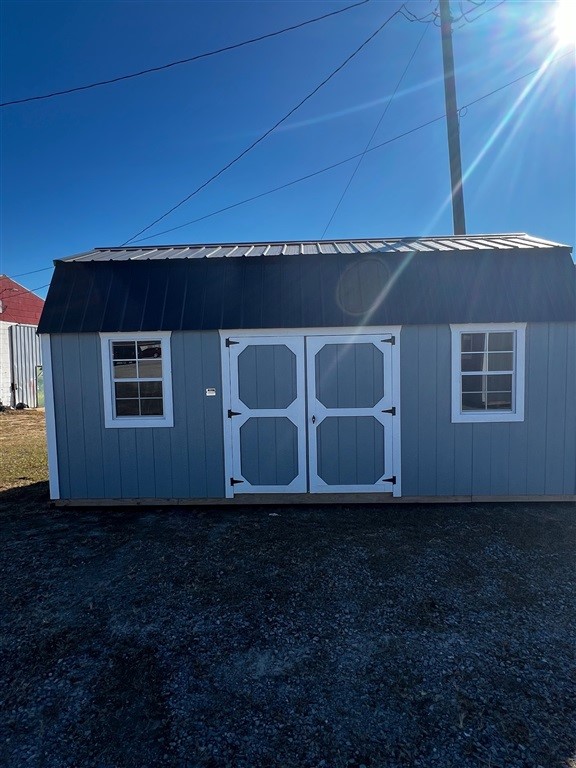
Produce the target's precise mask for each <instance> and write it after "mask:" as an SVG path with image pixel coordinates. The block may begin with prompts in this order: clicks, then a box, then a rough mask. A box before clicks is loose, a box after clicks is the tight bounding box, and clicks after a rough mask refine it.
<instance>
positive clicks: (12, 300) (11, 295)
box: [0, 275, 44, 325]
mask: <svg viewBox="0 0 576 768" xmlns="http://www.w3.org/2000/svg"><path fill="white" fill-rule="evenodd" d="M43 306H44V301H43V300H42V299H41V298H40V296H36V294H35V293H32V291H29V290H28V289H27V288H24V286H23V285H20V284H19V283H17V282H15V281H14V280H12V278H10V277H6V275H0V321H2V322H3V323H24V324H25V325H38V321H39V320H40V315H41V314H42V307H43Z"/></svg>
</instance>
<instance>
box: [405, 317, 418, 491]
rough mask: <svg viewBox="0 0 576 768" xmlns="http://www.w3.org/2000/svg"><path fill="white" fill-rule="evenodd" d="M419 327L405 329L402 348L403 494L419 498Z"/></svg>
mask: <svg viewBox="0 0 576 768" xmlns="http://www.w3.org/2000/svg"><path fill="white" fill-rule="evenodd" d="M418 362H419V361H418V327H417V326H415V325H407V326H404V327H403V328H402V332H401V344H400V402H401V404H402V410H401V416H400V418H401V419H402V422H401V440H402V443H401V445H402V459H401V461H402V467H401V470H402V493H403V495H404V496H418V495H419V493H420V491H419V487H418V472H419V453H418V444H419V442H420V440H419V433H418V416H419V402H418Z"/></svg>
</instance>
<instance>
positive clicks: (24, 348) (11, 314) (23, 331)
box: [0, 275, 44, 406]
mask: <svg viewBox="0 0 576 768" xmlns="http://www.w3.org/2000/svg"><path fill="white" fill-rule="evenodd" d="M43 306H44V301H43V300H42V299H41V298H40V297H39V296H36V294H35V293H32V291H29V290H28V289H27V288H24V286H23V285H20V284H19V283H17V282H15V281H14V280H12V278H10V277H7V276H6V275H0V402H2V404H3V405H12V406H15V405H17V404H18V403H25V404H26V405H28V406H36V405H38V404H39V403H38V394H37V377H38V369H39V367H40V366H41V358H40V344H39V342H38V338H37V336H36V327H37V325H38V321H39V320H40V315H41V314H42V308H43Z"/></svg>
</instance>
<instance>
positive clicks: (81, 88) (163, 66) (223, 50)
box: [0, 0, 370, 107]
mask: <svg viewBox="0 0 576 768" xmlns="http://www.w3.org/2000/svg"><path fill="white" fill-rule="evenodd" d="M368 2H370V0H360V2H358V3H353V4H352V5H347V6H346V7H345V8H340V9H338V10H337V11H331V12H330V13H325V14H323V15H322V16H317V17H316V18H314V19H309V20H308V21H301V22H299V23H298V24H293V25H292V26H290V27H284V29H279V30H277V31H276V32H268V33H267V34H265V35H259V36H258V37H253V38H250V39H249V40H243V41H242V42H240V43H233V44H232V45H226V46H224V47H223V48H217V49H216V50H214V51H207V52H206V53H198V54H196V55H195V56H190V57H189V58H187V59H178V60H177V61H171V62H169V63H168V64H161V65H160V66H158V67H150V68H149V69H142V70H140V71H139V72H131V73H129V74H127V75H119V76H118V77H112V78H110V79H109V80H99V81H97V82H94V83H88V84H86V85H78V86H76V87H74V88H66V89H64V90H62V91H53V92H52V93H44V94H42V95H40V96H28V97H27V98H24V99H13V100H12V101H5V102H2V103H0V107H9V106H13V105H14V104H26V103H28V102H30V101H41V100H43V99H53V98H55V97H56V96H65V95H67V94H69V93H76V92H78V91H87V90H89V89H91V88H100V87H101V86H103V85H111V84H112V83H119V82H121V81H123V80H131V79H133V78H135V77H142V75H149V74H150V73H152V72H161V71H162V70H165V69H170V68H171V67H178V66H180V65H182V64H190V63H191V62H193V61H199V60H200V59H207V58H209V57H210V56H217V55H219V54H221V53H227V52H228V51H234V50H236V49H237V48H243V47H244V46H246V45H252V44H253V43H259V42H261V41H262V40H268V39H270V38H271V37H278V35H283V34H285V33H286V32H293V31H294V30H295V29H301V28H302V27H306V26H307V25H309V24H315V23H316V22H318V21H323V20H324V19H328V18H329V17H331V16H337V15H338V14H340V13H345V12H346V11H350V10H352V9H353V8H358V7H359V6H360V5H365V4H366V3H368Z"/></svg>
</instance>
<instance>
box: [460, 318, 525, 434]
mask: <svg viewBox="0 0 576 768" xmlns="http://www.w3.org/2000/svg"><path fill="white" fill-rule="evenodd" d="M526 325H527V324H526V323H463V324H450V332H451V369H452V370H451V401H452V423H453V424H471V423H472V424H474V423H495V422H513V421H524V398H525V394H524V393H525V377H526ZM499 331H502V332H507V331H508V332H510V331H513V332H514V333H515V344H514V374H513V385H512V386H513V392H512V395H513V401H514V409H513V410H512V411H466V412H463V411H462V410H461V406H460V404H461V398H462V392H461V385H462V377H461V370H460V334H461V333H482V332H484V333H494V332H496V333H497V332H499Z"/></svg>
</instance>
